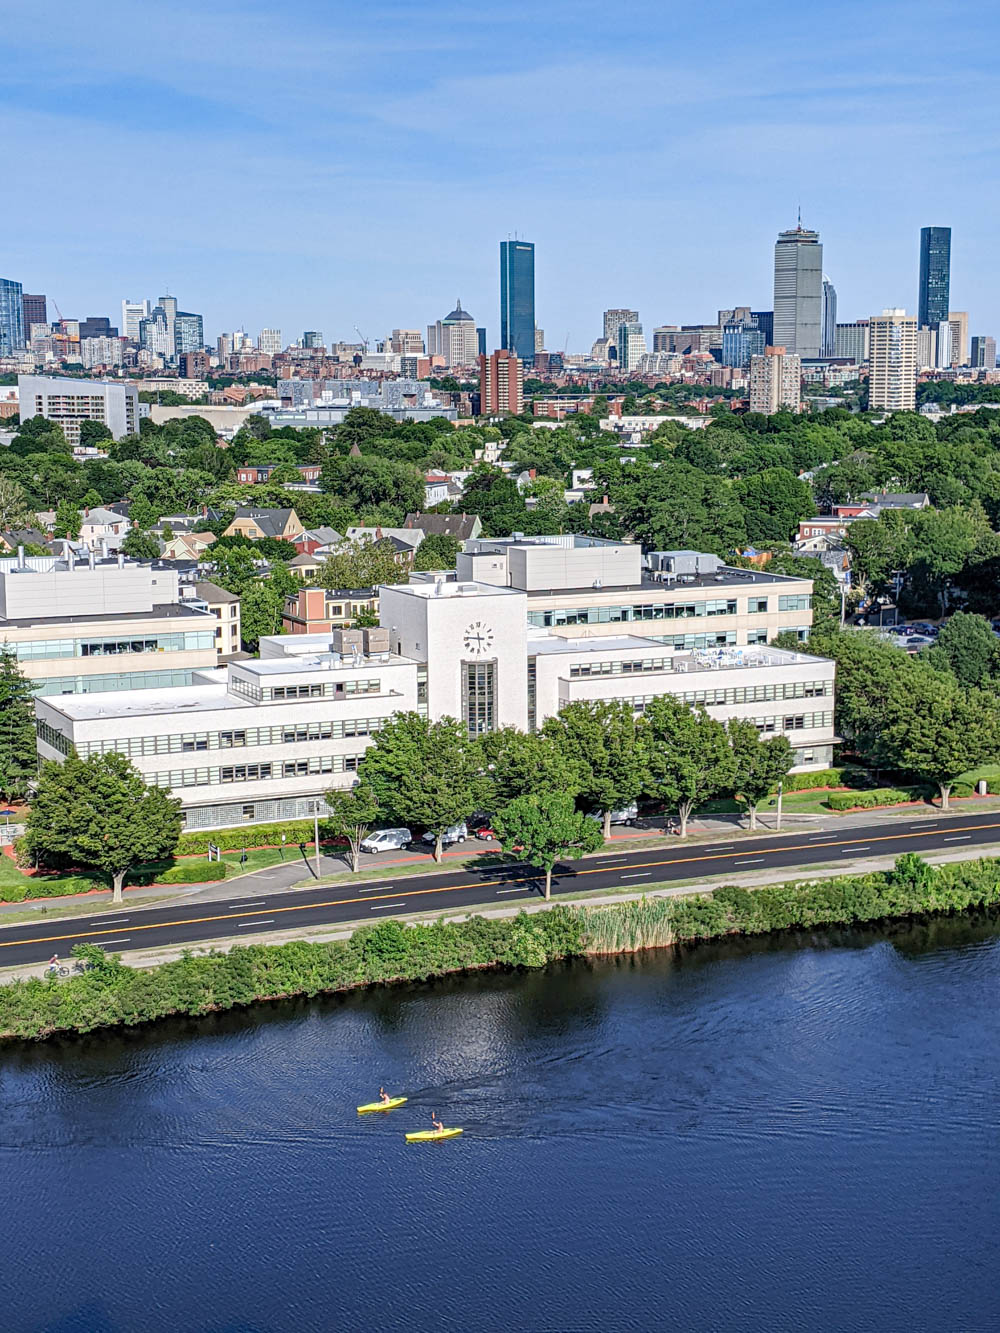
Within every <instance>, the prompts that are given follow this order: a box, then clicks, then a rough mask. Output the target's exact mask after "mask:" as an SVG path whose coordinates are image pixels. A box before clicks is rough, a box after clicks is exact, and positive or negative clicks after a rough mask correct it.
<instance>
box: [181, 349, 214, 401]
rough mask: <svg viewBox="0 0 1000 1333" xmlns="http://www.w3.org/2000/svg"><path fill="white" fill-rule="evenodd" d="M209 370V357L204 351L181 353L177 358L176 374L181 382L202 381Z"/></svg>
mask: <svg viewBox="0 0 1000 1333" xmlns="http://www.w3.org/2000/svg"><path fill="white" fill-rule="evenodd" d="M209 369H210V366H209V355H208V353H207V352H205V351H200V350H199V351H197V352H181V354H180V356H179V357H178V358H177V373H178V374H179V375H180V377H181V379H182V380H203V379H204V378H205V376H206V375H207V374H208V372H209ZM199 396H200V395H199Z"/></svg>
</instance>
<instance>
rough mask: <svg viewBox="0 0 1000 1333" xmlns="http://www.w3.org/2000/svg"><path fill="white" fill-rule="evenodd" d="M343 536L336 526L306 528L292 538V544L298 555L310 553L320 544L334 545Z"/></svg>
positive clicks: (341, 539)
mask: <svg viewBox="0 0 1000 1333" xmlns="http://www.w3.org/2000/svg"><path fill="white" fill-rule="evenodd" d="M341 541H343V537H342V536H341V534H340V533H339V532H337V530H336V528H327V527H322V526H321V527H318V528H306V529H305V531H304V532H300V533H299V535H298V536H297V537H294V538H293V539H292V545H293V546H294V547H295V549H296V551H298V552H299V554H300V555H312V553H313V552H314V551H316V550H318V549H319V547H321V546H336V545H337V543H338V542H341Z"/></svg>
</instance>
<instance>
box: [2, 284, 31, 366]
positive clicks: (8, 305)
mask: <svg viewBox="0 0 1000 1333" xmlns="http://www.w3.org/2000/svg"><path fill="white" fill-rule="evenodd" d="M24 334H25V328H24V300H23V289H22V287H21V284H20V283H19V282H14V281H13V280H12V279H11V278H0V356H13V355H14V353H15V352H20V351H21V350H22V348H23V347H24Z"/></svg>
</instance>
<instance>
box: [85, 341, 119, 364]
mask: <svg viewBox="0 0 1000 1333" xmlns="http://www.w3.org/2000/svg"><path fill="white" fill-rule="evenodd" d="M80 360H81V361H82V362H83V368H84V370H93V369H94V367H95V366H120V365H121V363H122V341H121V339H120V338H115V337H108V336H106V335H104V334H101V335H99V336H98V337H96V338H81V339H80Z"/></svg>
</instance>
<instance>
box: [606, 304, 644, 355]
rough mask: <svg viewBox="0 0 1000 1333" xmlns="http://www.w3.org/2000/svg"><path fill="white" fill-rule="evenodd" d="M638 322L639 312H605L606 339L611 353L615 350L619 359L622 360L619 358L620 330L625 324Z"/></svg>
mask: <svg viewBox="0 0 1000 1333" xmlns="http://www.w3.org/2000/svg"><path fill="white" fill-rule="evenodd" d="M638 322H639V312H638V310H605V312H604V337H605V339H606V340H607V343H608V351H609V353H610V351H611V349H614V353H615V357H616V358H617V359H619V360H620V359H621V358H620V357H618V330H619V329H620V328H621V326H622V325H623V324H638ZM654 350H655V349H654Z"/></svg>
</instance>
